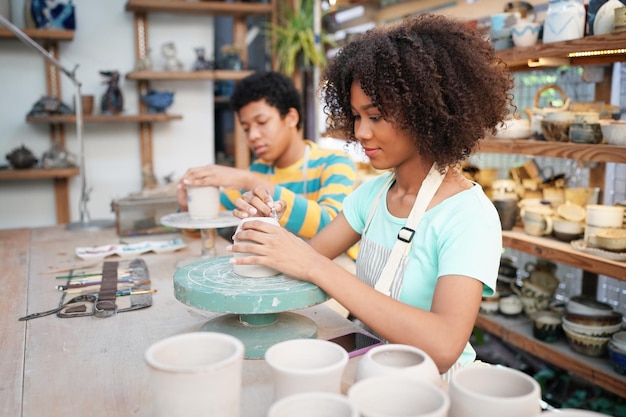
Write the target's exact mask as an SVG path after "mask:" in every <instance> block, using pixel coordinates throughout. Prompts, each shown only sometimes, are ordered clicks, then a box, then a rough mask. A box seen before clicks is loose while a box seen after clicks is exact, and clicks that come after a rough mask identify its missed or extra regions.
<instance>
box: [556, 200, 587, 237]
mask: <svg viewBox="0 0 626 417" xmlns="http://www.w3.org/2000/svg"><path fill="white" fill-rule="evenodd" d="M585 216H586V211H585V209H584V207H582V206H579V205H578V204H574V203H570V202H569V201H567V202H565V203H564V204H561V205H560V206H558V207H557V209H556V215H555V216H554V217H552V224H553V229H554V230H553V233H554V237H556V238H557V239H558V240H560V241H563V242H571V241H572V240H576V239H579V238H580V237H581V236H582V234H583V232H584V230H585V223H584V222H585Z"/></svg>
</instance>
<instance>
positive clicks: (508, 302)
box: [498, 294, 524, 316]
mask: <svg viewBox="0 0 626 417" xmlns="http://www.w3.org/2000/svg"><path fill="white" fill-rule="evenodd" d="M498 309H499V310H500V313H502V314H504V315H507V316H516V315H518V314H520V313H521V312H522V311H523V310H524V304H523V303H522V300H521V299H520V297H519V296H518V295H515V294H513V295H509V296H508V297H501V298H500V300H499V301H498Z"/></svg>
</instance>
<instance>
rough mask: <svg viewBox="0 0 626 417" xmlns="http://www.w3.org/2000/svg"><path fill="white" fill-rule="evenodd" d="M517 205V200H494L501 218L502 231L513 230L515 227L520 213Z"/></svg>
mask: <svg viewBox="0 0 626 417" xmlns="http://www.w3.org/2000/svg"><path fill="white" fill-rule="evenodd" d="M517 204H518V203H517V199H512V198H507V199H494V200H493V205H494V206H495V207H496V210H497V211H498V216H499V217H500V224H501V226H502V230H511V229H513V226H515V223H516V222H517V215H518V213H519V208H518V205H517Z"/></svg>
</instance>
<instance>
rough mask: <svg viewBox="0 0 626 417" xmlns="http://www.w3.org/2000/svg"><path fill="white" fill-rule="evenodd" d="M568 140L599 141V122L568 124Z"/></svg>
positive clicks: (575, 141) (600, 130)
mask: <svg viewBox="0 0 626 417" xmlns="http://www.w3.org/2000/svg"><path fill="white" fill-rule="evenodd" d="M569 140H570V142H574V143H590V144H594V143H601V142H602V129H601V127H600V123H572V124H570V125H569Z"/></svg>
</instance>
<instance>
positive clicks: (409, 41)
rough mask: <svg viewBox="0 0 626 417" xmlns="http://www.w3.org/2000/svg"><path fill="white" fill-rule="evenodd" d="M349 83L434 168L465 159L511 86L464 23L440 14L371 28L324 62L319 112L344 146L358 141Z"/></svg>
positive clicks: (491, 125)
mask: <svg viewBox="0 0 626 417" xmlns="http://www.w3.org/2000/svg"><path fill="white" fill-rule="evenodd" d="M353 81H357V82H358V83H359V85H360V87H361V89H362V90H363V91H364V93H365V94H366V95H367V96H368V97H369V98H371V100H372V104H374V105H375V106H376V107H377V108H378V110H379V111H380V112H381V115H382V116H383V117H384V118H385V120H387V121H389V122H390V123H392V124H394V125H395V126H396V127H397V128H400V129H402V130H405V131H407V132H409V133H410V134H411V135H412V137H414V138H415V146H416V147H417V148H418V150H419V152H420V154H421V155H422V156H423V157H424V158H427V159H429V160H432V161H434V162H436V163H437V164H438V165H439V167H447V166H453V165H456V164H458V163H460V162H462V161H463V160H464V159H466V158H467V156H469V155H470V153H471V152H472V150H473V149H474V148H475V146H476V144H477V143H478V141H479V140H480V139H481V138H483V137H484V136H485V134H488V133H492V134H493V133H495V129H496V126H497V125H498V124H499V123H500V122H501V121H502V120H503V119H504V118H505V117H506V116H507V114H508V113H509V110H510V108H511V106H513V104H512V98H513V97H512V95H511V92H510V90H511V88H512V87H513V80H512V78H511V75H510V74H509V72H508V71H507V69H506V67H505V65H504V64H503V63H502V61H501V60H500V59H498V58H497V57H496V55H495V51H494V49H493V47H492V46H491V44H490V43H489V42H488V41H486V40H484V39H483V38H482V37H481V35H480V34H479V33H478V32H477V31H474V30H472V29H470V28H469V27H468V26H467V24H466V23H463V22H461V21H458V20H454V19H450V18H447V17H444V16H441V15H433V14H424V15H419V16H414V17H410V18H407V19H404V20H403V21H401V22H399V23H396V24H393V25H389V26H382V27H376V28H373V29H370V30H369V31H367V32H366V33H364V34H362V35H361V36H359V37H358V38H356V39H355V40H353V41H351V42H350V43H348V44H347V45H346V46H345V47H343V48H342V49H341V50H340V51H339V52H338V53H337V55H336V56H335V57H334V58H333V59H332V60H331V61H330V62H329V64H328V66H327V68H326V70H325V72H324V74H323V77H322V82H321V84H320V85H321V93H322V97H323V100H324V102H325V106H324V110H325V112H326V114H327V115H328V116H329V128H330V129H331V130H337V131H340V132H342V133H343V134H344V135H345V136H346V137H347V138H348V139H349V140H356V138H355V136H354V118H353V116H352V114H353V112H352V109H351V106H350V87H351V85H352V82H353Z"/></svg>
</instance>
